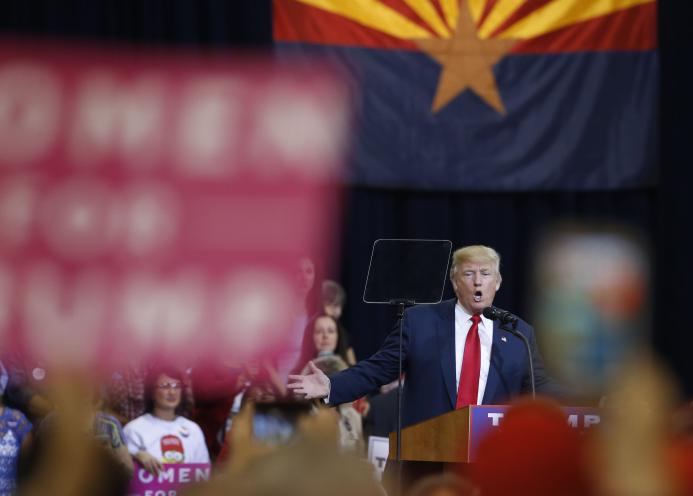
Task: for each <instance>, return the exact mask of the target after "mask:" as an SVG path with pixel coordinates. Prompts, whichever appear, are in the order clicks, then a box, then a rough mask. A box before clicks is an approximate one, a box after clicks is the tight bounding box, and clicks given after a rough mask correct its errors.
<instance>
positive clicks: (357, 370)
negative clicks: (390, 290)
mask: <svg viewBox="0 0 693 496" xmlns="http://www.w3.org/2000/svg"><path fill="white" fill-rule="evenodd" d="M407 314H408V311H405V312H404V317H403V319H402V370H404V369H406V364H407V351H408V348H409V340H410V329H409V325H408V319H407ZM398 357H399V323H398V324H397V325H395V328H394V329H393V330H392V332H391V333H390V334H389V335H388V336H387V338H385V342H384V343H383V345H382V346H381V347H380V350H378V351H377V352H376V353H375V354H374V355H373V356H371V357H370V358H368V359H367V360H362V361H360V362H358V363H357V364H356V365H354V366H353V367H350V368H348V369H346V370H344V371H342V372H339V373H338V374H334V375H332V376H330V396H329V402H330V404H331V405H339V404H341V403H348V402H350V401H354V400H356V399H358V398H361V397H362V396H364V395H366V394H368V393H371V392H373V391H375V390H377V389H378V388H379V387H380V386H382V385H383V384H387V383H389V382H392V381H394V380H395V379H397V375H398V373H399V365H398V364H399V360H398Z"/></svg>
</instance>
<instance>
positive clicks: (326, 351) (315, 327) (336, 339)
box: [293, 315, 347, 373]
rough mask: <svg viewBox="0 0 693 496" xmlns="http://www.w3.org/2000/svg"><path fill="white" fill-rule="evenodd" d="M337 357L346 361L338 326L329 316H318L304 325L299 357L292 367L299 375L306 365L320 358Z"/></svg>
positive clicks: (345, 351) (345, 352)
mask: <svg viewBox="0 0 693 496" xmlns="http://www.w3.org/2000/svg"><path fill="white" fill-rule="evenodd" d="M329 355H338V356H339V357H340V358H342V360H344V361H346V360H347V350H346V347H345V346H344V341H343V340H342V339H341V338H340V332H339V325H338V324H337V321H336V320H335V319H334V318H332V317H330V316H329V315H318V316H317V317H315V318H313V319H311V320H310V321H309V322H308V325H306V328H305V330H304V333H303V344H302V345H301V356H300V357H299V359H298V362H297V363H296V366H295V367H294V369H293V370H294V373H299V372H301V370H303V368H304V367H305V366H306V364H307V363H308V362H309V361H311V360H315V359H316V358H319V357H321V356H329Z"/></svg>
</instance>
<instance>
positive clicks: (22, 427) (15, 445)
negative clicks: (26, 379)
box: [0, 362, 31, 496]
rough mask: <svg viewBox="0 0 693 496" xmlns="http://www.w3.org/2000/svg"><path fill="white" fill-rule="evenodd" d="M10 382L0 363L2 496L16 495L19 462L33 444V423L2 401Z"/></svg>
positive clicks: (0, 484) (0, 495)
mask: <svg viewBox="0 0 693 496" xmlns="http://www.w3.org/2000/svg"><path fill="white" fill-rule="evenodd" d="M8 380H9V376H8V374H7V370H6V369H5V367H4V365H3V364H2V362H0V496H11V495H12V494H14V492H15V488H16V486H17V467H18V465H19V460H20V458H25V457H26V454H27V452H28V450H29V445H30V443H31V422H29V420H27V418H26V416H25V415H24V414H23V413H22V412H20V411H19V410H15V409H14V408H10V407H8V406H5V404H4V402H3V401H2V397H3V396H4V394H5V389H6V388H7V382H8Z"/></svg>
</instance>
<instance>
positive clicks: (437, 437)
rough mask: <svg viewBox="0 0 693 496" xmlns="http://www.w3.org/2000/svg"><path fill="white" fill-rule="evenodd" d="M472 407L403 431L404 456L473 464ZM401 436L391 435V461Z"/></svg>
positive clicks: (422, 460)
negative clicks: (471, 453)
mask: <svg viewBox="0 0 693 496" xmlns="http://www.w3.org/2000/svg"><path fill="white" fill-rule="evenodd" d="M476 408H483V407H478V406H468V407H465V408H460V409H459V410H453V411H451V412H448V413H445V414H443V415H440V416H438V417H434V418H432V419H429V420H426V421H424V422H420V423H418V424H414V425H410V426H409V427H405V428H404V429H402V456H401V459H402V460H403V461H408V462H444V463H469V461H470V449H469V446H470V443H469V440H470V438H471V434H472V432H471V425H472V422H471V418H472V410H473V409H476ZM396 450H397V433H396V432H391V433H390V451H389V454H388V459H389V460H394V459H395V457H396V453H397V451H396Z"/></svg>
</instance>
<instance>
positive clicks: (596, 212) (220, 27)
mask: <svg viewBox="0 0 693 496" xmlns="http://www.w3.org/2000/svg"><path fill="white" fill-rule="evenodd" d="M686 4H687V2H680V1H674V0H669V1H667V0H660V2H659V9H660V20H659V26H660V50H661V98H660V154H659V163H658V164H654V166H655V167H656V168H657V170H658V173H659V181H658V185H657V186H656V187H654V188H652V189H647V190H634V191H609V192H605V191H601V192H580V193H577V192H529V193H527V192H525V193H505V194H499V193H493V194H490V193H480V192H474V193H468V192H459V191H456V192H454V191H450V192H440V191H436V192H425V191H401V190H385V189H374V188H364V187H353V188H350V189H348V190H347V191H346V194H345V199H346V203H345V210H344V223H343V239H342V243H341V246H342V253H341V255H342V257H341V261H342V262H341V268H337V269H333V270H328V271H327V275H329V276H332V277H334V278H336V279H338V280H340V281H341V282H342V283H343V284H344V285H345V287H346V288H347V292H348V295H349V298H350V300H349V301H348V302H347V308H346V316H345V318H346V324H347V327H348V328H349V329H350V330H351V332H352V335H353V344H354V347H355V349H356V352H357V355H358V356H359V357H361V358H364V357H366V356H368V355H369V354H370V353H372V352H373V351H375V350H376V349H377V347H378V345H379V344H380V342H381V341H382V340H383V338H384V336H385V335H386V334H387V333H388V332H389V330H390V328H391V326H392V323H393V321H394V315H393V313H392V312H391V310H390V309H387V308H382V307H377V306H375V307H374V306H367V305H365V304H363V303H361V302H360V299H361V293H362V291H363V284H364V282H365V276H366V270H367V268H368V259H369V256H370V247H371V244H372V242H373V241H374V240H375V239H377V238H381V237H420V238H445V239H450V240H452V242H453V245H454V246H456V247H457V246H461V245H464V244H470V243H483V244H488V245H491V246H494V247H495V248H496V249H497V250H498V251H499V252H500V253H501V255H502V256H503V265H502V271H503V287H502V289H501V291H500V292H499V294H498V296H497V300H496V302H497V304H498V305H499V306H501V307H504V308H509V309H512V310H513V311H516V312H517V313H519V314H521V315H528V311H529V308H530V304H531V303H532V294H531V292H530V291H529V274H530V273H531V269H532V266H531V264H532V263H533V261H532V249H533V242H534V240H535V238H536V235H537V234H538V233H540V232H541V231H542V230H543V229H545V228H546V227H547V226H549V225H551V224H552V223H554V222H557V221H561V220H565V219H577V220H587V221H590V220H594V221H599V222H603V221H606V222H620V223H624V224H626V225H628V226H631V227H633V228H635V229H637V230H639V231H640V232H641V233H642V236H643V237H644V239H645V240H646V241H647V242H649V244H650V245H651V253H652V261H653V275H654V277H653V287H652V297H653V303H654V312H653V313H652V315H653V322H652V329H653V333H652V342H653V344H654V346H655V349H656V350H657V351H658V352H659V353H660V355H661V356H662V357H663V359H664V361H665V362H666V363H668V364H669V365H670V367H671V368H672V369H673V370H674V371H675V373H676V375H677V376H678V377H679V379H680V381H681V383H682V385H683V386H684V389H685V392H686V395H687V397H689V398H690V397H691V396H693V373H692V372H691V368H692V367H691V365H690V363H691V361H693V360H692V359H691V358H689V355H690V354H691V350H692V349H693V332H692V331H693V324H691V323H690V321H691V319H689V318H688V311H689V309H690V308H691V307H689V305H693V289H692V284H691V279H692V278H691V274H692V273H693V263H692V262H691V256H692V255H693V242H692V237H691V235H690V234H689V231H690V229H691V228H692V227H693V221H692V220H691V216H692V215H693V194H691V191H690V184H691V179H692V176H693V174H691V164H690V162H691V161H690V159H689V157H690V156H691V151H690V149H689V147H690V145H691V143H692V142H693V125H692V123H691V111H692V110H693V108H692V105H691V96H690V93H691V92H692V91H693V74H692V68H693V63H691V62H692V60H693V58H692V56H691V48H692V46H693V41H691V37H690V36H689V31H690V28H689V26H688V19H689V17H688V16H687V15H686V14H687V8H686V7H687V5H686ZM0 32H1V33H2V34H3V35H5V36H10V37H15V36H16V35H19V36H31V37H40V38H47V39H71V40H93V41H98V42H109V43H110V42H114V43H118V44H123V43H125V44H127V45H130V46H135V47H139V46H152V45H153V46H171V47H172V46H175V47H186V48H189V49H193V50H198V51H200V52H206V51H209V50H215V49H224V50H228V49H231V53H233V51H234V50H237V49H238V50H241V49H248V48H250V49H254V50H259V51H269V50H271V46H272V21H271V2H270V0H82V1H76V0H63V1H60V2H56V1H53V0H43V1H39V0H12V1H6V2H3V4H2V6H1V7H0ZM403 270H406V268H403ZM448 286H449V285H448ZM446 295H448V296H451V295H452V291H451V288H450V287H448V288H447V289H446ZM691 315H692V316H693V312H691Z"/></svg>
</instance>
